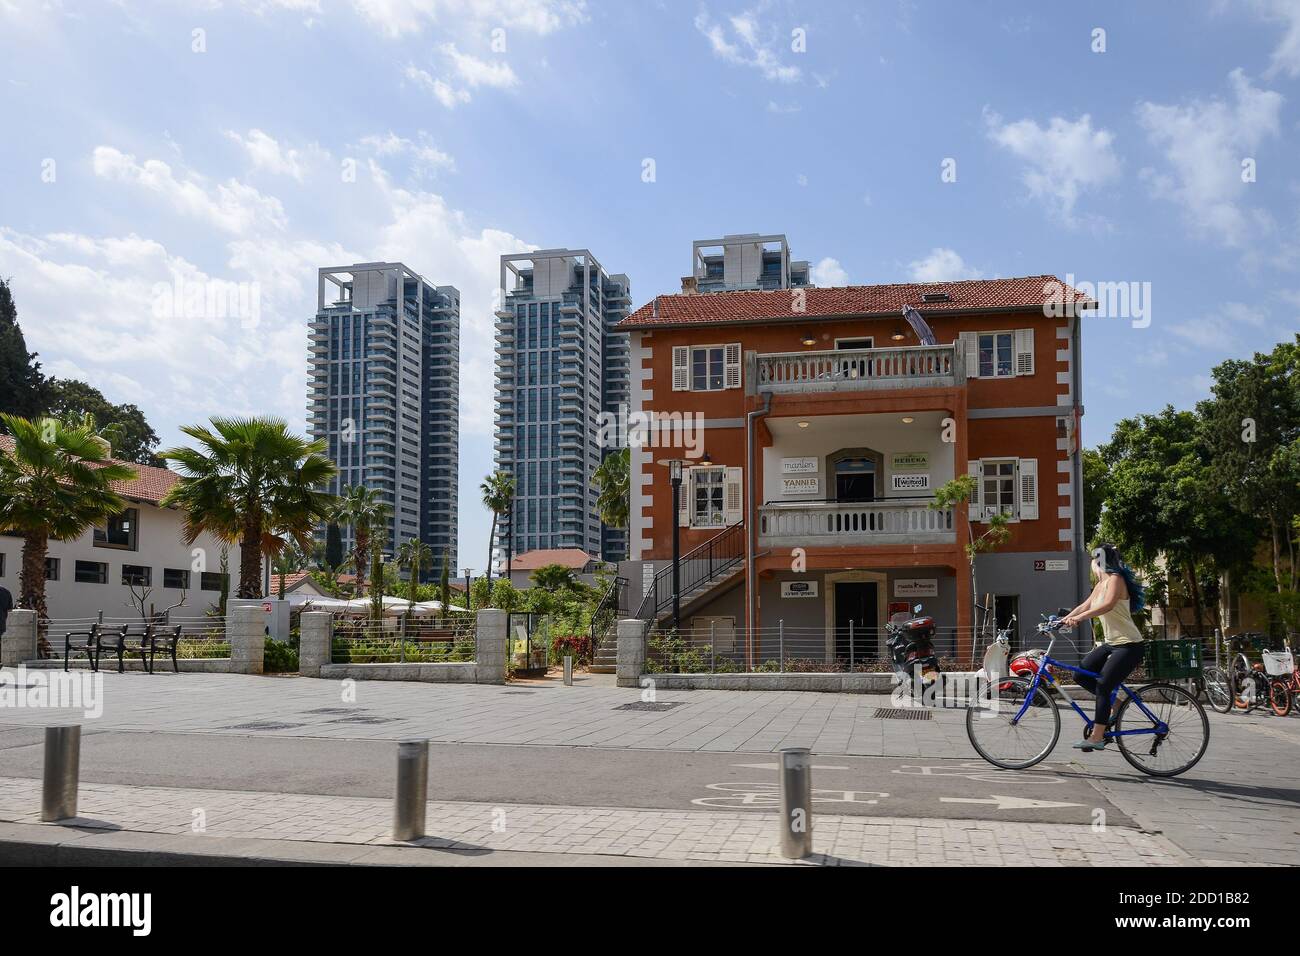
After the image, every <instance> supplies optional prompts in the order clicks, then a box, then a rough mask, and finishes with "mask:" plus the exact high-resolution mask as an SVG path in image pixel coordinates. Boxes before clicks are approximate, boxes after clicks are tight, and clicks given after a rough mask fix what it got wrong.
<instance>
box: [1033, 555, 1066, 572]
mask: <svg viewBox="0 0 1300 956" xmlns="http://www.w3.org/2000/svg"><path fill="white" fill-rule="evenodd" d="M1034 570H1035V571H1068V570H1070V561H1069V559H1068V558H1054V559H1048V560H1043V559H1041V558H1040V559H1038V560H1037V561H1035V562H1034Z"/></svg>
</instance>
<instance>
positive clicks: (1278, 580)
mask: <svg viewBox="0 0 1300 956" xmlns="http://www.w3.org/2000/svg"><path fill="white" fill-rule="evenodd" d="M1268 526H1269V529H1270V530H1271V531H1272V532H1273V586H1274V587H1275V588H1276V589H1277V593H1278V594H1281V593H1282V535H1281V529H1280V528H1279V527H1278V520H1277V516H1276V515H1275V514H1272V513H1270V514H1269V516H1268Z"/></svg>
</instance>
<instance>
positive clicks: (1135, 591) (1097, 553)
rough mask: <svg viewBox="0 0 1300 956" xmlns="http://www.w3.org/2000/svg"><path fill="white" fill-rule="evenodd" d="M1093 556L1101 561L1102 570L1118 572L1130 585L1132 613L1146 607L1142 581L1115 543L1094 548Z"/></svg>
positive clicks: (1112, 572)
mask: <svg viewBox="0 0 1300 956" xmlns="http://www.w3.org/2000/svg"><path fill="white" fill-rule="evenodd" d="M1092 557H1093V560H1095V561H1100V562H1101V566H1102V570H1103V571H1105V572H1106V573H1107V574H1118V575H1119V576H1120V577H1122V578H1123V579H1124V584H1125V585H1126V586H1127V587H1128V609H1129V611H1130V612H1131V613H1133V614H1136V613H1137V612H1138V611H1140V610H1142V609H1143V608H1144V607H1146V593H1145V592H1144V591H1143V589H1142V582H1140V581H1139V580H1138V579H1137V576H1136V575H1134V573H1133V569H1132V568H1130V567H1129V566H1128V565H1127V564H1125V563H1124V559H1123V558H1121V557H1120V554H1119V549H1117V548H1116V547H1115V546H1114V545H1113V544H1103V545H1100V546H1099V547H1097V548H1095V549H1094V550H1093V552H1092Z"/></svg>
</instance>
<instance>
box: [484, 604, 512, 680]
mask: <svg viewBox="0 0 1300 956" xmlns="http://www.w3.org/2000/svg"><path fill="white" fill-rule="evenodd" d="M509 622H510V614H509V613H508V612H506V611H500V610H497V609H496V608H491V607H485V608H484V609H483V610H481V611H479V612H478V622H477V623H478V627H477V641H478V651H477V654H476V655H475V660H477V661H478V679H477V683H480V684H504V683H505V682H506V668H507V667H508V666H509V659H508V658H509V634H508V633H507V631H508V628H509Z"/></svg>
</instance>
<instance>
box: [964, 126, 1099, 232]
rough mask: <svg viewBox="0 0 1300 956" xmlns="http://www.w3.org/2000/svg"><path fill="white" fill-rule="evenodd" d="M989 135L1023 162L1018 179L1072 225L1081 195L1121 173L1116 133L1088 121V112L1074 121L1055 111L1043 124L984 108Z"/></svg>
mask: <svg viewBox="0 0 1300 956" xmlns="http://www.w3.org/2000/svg"><path fill="white" fill-rule="evenodd" d="M984 123H985V127H986V129H987V131H988V135H989V138H990V139H991V140H992V141H993V142H995V143H997V144H998V145H999V146H1001V147H1003V148H1004V149H1007V150H1009V151H1010V152H1011V153H1012V155H1014V156H1016V157H1017V158H1018V159H1020V160H1022V161H1023V162H1024V164H1025V165H1024V170H1023V172H1022V174H1021V179H1022V181H1023V182H1024V184H1025V187H1026V188H1027V189H1028V190H1029V194H1030V195H1031V196H1033V197H1034V198H1035V199H1041V200H1043V201H1044V202H1046V203H1047V204H1048V207H1049V208H1050V209H1051V210H1052V212H1053V213H1054V214H1055V215H1057V216H1059V217H1060V218H1061V220H1062V221H1064V222H1066V223H1068V224H1074V223H1075V222H1076V221H1077V220H1076V215H1075V206H1076V205H1077V204H1078V201H1079V197H1080V195H1081V194H1082V193H1083V192H1085V191H1086V190H1088V189H1091V188H1094V187H1096V186H1099V185H1101V184H1102V183H1105V182H1107V181H1109V180H1111V179H1113V178H1115V177H1116V176H1117V175H1118V174H1119V167H1120V162H1119V157H1118V156H1116V155H1115V150H1114V140H1115V137H1114V136H1113V134H1111V132H1110V131H1109V130H1106V129H1101V128H1097V129H1094V128H1093V126H1092V117H1091V116H1089V115H1088V114H1087V113H1085V114H1083V115H1082V116H1081V117H1079V118H1078V119H1077V120H1073V121H1071V120H1067V119H1065V118H1064V117H1061V116H1053V117H1052V118H1051V119H1050V120H1048V121H1047V125H1046V126H1040V125H1039V124H1038V123H1037V122H1036V121H1034V120H1032V119H1022V120H1017V121H1016V122H1014V123H1007V122H1005V121H1004V120H1003V119H1002V117H1001V116H999V115H998V114H997V113H995V112H993V111H992V110H990V109H989V108H987V107H985V109H984Z"/></svg>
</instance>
